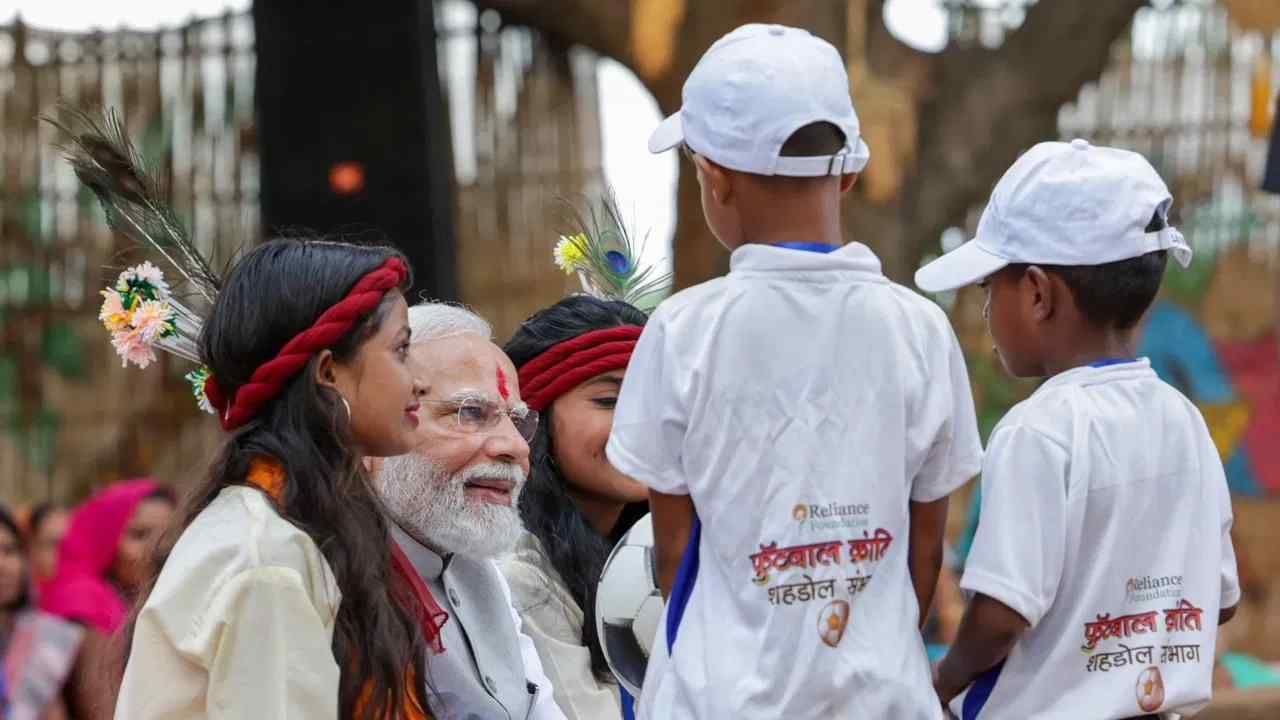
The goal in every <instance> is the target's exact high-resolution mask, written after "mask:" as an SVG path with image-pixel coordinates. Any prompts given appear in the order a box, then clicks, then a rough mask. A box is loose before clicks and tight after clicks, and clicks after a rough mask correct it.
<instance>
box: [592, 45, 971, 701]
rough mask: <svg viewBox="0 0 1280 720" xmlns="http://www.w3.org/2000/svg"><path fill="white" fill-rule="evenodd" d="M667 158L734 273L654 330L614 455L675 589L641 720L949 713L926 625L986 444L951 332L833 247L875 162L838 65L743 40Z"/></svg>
mask: <svg viewBox="0 0 1280 720" xmlns="http://www.w3.org/2000/svg"><path fill="white" fill-rule="evenodd" d="M677 146H683V148H684V149H685V150H686V151H687V152H688V153H689V154H690V155H691V156H692V159H693V162H694V164H695V165H696V168H697V176H698V182H699V185H700V186H701V189H702V202H703V209H704V214H705V216H706V220H707V223H708V225H709V226H710V227H711V230H712V232H713V234H715V236H716V237H717V238H718V239H719V240H720V242H721V243H722V244H723V245H725V247H727V248H729V249H730V250H731V251H732V258H731V261H730V266H731V269H730V272H729V274H728V276H726V277H723V278H719V279H716V280H712V281H710V282H707V283H703V284H702V285H699V286H697V287H694V288H690V289H688V290H686V291H684V292H682V293H679V294H677V295H675V296H674V297H671V298H669V299H668V300H666V301H665V302H664V303H663V304H662V305H661V306H659V308H658V310H657V312H656V313H654V315H653V317H652V318H651V319H650V321H649V323H648V325H647V326H646V327H645V331H644V334H643V336H642V337H641V339H640V341H639V343H638V344H637V346H636V348H635V353H634V354H633V356H632V359H631V364H630V365H629V367H628V370H627V377H626V379H625V381H624V383H623V387H622V391H621V395H620V397H619V399H618V405H617V409H616V413H615V416H614V421H613V431H612V435H611V437H610V440H609V443H608V446H607V454H608V458H609V460H610V461H611V462H612V463H613V465H614V466H616V467H617V468H618V469H619V470H621V471H622V472H624V473H626V474H628V475H630V476H632V477H634V478H636V479H638V480H640V481H641V482H643V483H645V484H646V485H648V486H649V488H650V489H651V490H652V493H651V500H652V502H651V507H652V512H653V517H654V527H655V537H656V538H657V553H658V558H659V559H658V564H659V568H658V571H659V576H660V578H661V579H662V584H663V586H664V589H669V590H670V593H669V599H668V604H667V610H666V616H665V626H664V628H663V631H662V632H661V633H660V634H659V637H658V638H656V639H655V643H654V650H653V654H652V657H651V659H650V662H649V667H648V672H647V675H646V677H645V682H644V686H643V693H642V696H641V699H640V702H639V712H640V717H642V718H655V719H656V718H660V719H662V720H667V719H668V718H677V719H684V718H735V719H737V718H748V719H750V718H761V719H767V720H775V719H776V718H799V719H803V718H894V720H926V719H929V720H932V719H937V718H941V717H942V708H941V707H940V706H939V705H938V702H937V700H936V698H934V697H933V693H932V692H931V685H930V673H929V666H928V661H927V659H926V654H925V649H924V644H923V641H922V639H921V637H920V633H919V631H918V624H919V622H920V619H921V618H922V617H924V615H925V612H924V611H925V609H927V607H928V605H929V602H930V598H931V596H932V594H933V588H934V585H935V584H936V581H937V575H938V571H939V567H940V564H941V559H942V532H943V527H944V524H945V516H946V498H947V496H948V495H949V494H950V493H951V492H952V491H953V490H954V489H955V488H956V487H958V486H959V485H961V484H963V483H964V482H965V481H967V480H968V479H969V478H971V477H972V476H973V475H974V474H976V472H977V470H978V467H979V465H980V462H981V447H980V444H979V442H978V434H977V423H976V421H975V417H974V410H973V399H972V397H971V395H970V391H969V381H968V378H967V376H966V372H965V365H964V359H963V357H962V356H961V353H960V349H959V344H958V343H957V341H956V338H955V335H954V333H953V332H952V330H951V326H950V324H949V322H948V321H947V318H946V316H945V315H944V314H943V313H942V311H941V310H940V309H939V308H938V307H937V306H936V305H934V304H933V303H932V302H930V301H928V300H926V299H925V298H923V297H921V296H920V295H918V294H916V293H915V292H913V291H911V290H908V289H906V288H903V287H900V286H897V285H894V284H893V283H891V282H889V281H888V279H886V278H885V276H884V275H883V273H882V272H881V270H880V263H879V261H878V260H877V259H876V257H875V255H874V254H873V253H872V252H871V250H870V249H868V248H867V247H866V246H865V245H861V244H857V243H854V244H850V245H844V246H843V247H841V245H842V242H843V230H842V229H841V221H840V200H841V195H842V193H844V192H845V191H847V190H848V189H849V188H850V187H852V186H853V183H854V181H855V179H856V178H857V173H858V172H860V171H861V170H862V169H863V167H864V166H865V165H866V163H867V158H868V150H867V147H866V144H865V143H863V141H862V139H861V137H860V132H859V125H858V116H857V114H856V113H855V112H854V109H853V102H852V99H851V98H850V97H849V80H848V77H847V75H846V74H845V69H844V64H843V62H842V61H841V59H840V55H839V53H837V52H836V50H835V48H834V47H832V46H831V45H830V44H828V43H826V42H824V41H822V40H820V39H818V38H816V37H814V36H812V35H810V34H809V33H807V32H805V31H803V30H796V29H793V28H787V27H782V26H776V25H773V26H767V25H747V26H744V27H741V28H739V29H737V30H735V31H734V32H732V33H730V34H729V35H727V36H725V37H724V38H722V39H720V40H719V41H717V42H716V43H715V44H714V45H713V46H712V47H711V48H710V49H709V50H708V51H707V53H706V54H705V55H704V56H703V57H702V59H701V60H700V61H699V63H698V65H697V67H696V68H694V70H693V72H692V74H691V75H690V76H689V79H688V81H687V82H686V83H685V86H684V96H683V105H682V107H681V110H680V112H678V113H676V114H675V115H673V116H672V117H670V118H668V119H667V120H666V121H665V122H663V123H662V125H661V126H660V127H659V128H658V130H657V131H656V132H655V133H654V135H653V137H652V138H651V140H650V142H649V148H650V150H652V151H654V152H661V151H665V150H669V149H672V148H675V147H677ZM692 509H696V518H697V520H694V516H693V515H692V513H691V510H692ZM689 526H692V530H691V531H690V530H689ZM686 539H687V542H686ZM681 551H684V554H683V558H682V556H681ZM675 565H679V566H680V567H679V572H678V573H675V572H674V566H675ZM673 574H674V575H676V577H675V579H674V583H672V581H671V576H672V575H673ZM672 584H673V585H674V587H671V585H672Z"/></svg>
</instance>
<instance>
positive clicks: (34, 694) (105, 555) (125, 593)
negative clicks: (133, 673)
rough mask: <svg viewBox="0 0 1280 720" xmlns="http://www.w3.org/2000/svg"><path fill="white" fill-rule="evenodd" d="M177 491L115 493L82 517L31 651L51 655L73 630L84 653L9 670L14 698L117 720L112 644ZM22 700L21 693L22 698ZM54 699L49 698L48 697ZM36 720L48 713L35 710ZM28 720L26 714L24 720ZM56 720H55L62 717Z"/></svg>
mask: <svg viewBox="0 0 1280 720" xmlns="http://www.w3.org/2000/svg"><path fill="white" fill-rule="evenodd" d="M173 507H174V498H173V495H172V493H170V491H169V490H168V489H166V488H164V487H162V486H160V485H158V484H157V483H155V482H154V481H151V480H131V481H129V482H124V483H120V484H118V485H113V486H111V487H109V488H107V489H105V490H103V491H101V492H99V493H97V494H96V495H94V496H93V497H91V498H89V500H88V501H86V502H85V503H84V504H83V505H81V506H80V507H79V508H78V509H76V511H75V514H74V515H73V516H72V518H71V525H70V528H69V529H68V530H67V536H66V537H65V538H64V539H63V541H62V545H61V547H60V548H59V551H58V566H57V571H56V573H55V574H54V576H53V579H52V580H50V581H49V582H48V583H47V584H46V585H45V586H44V587H43V588H41V592H40V598H39V608H40V613H39V614H38V615H39V616H40V617H41V619H42V622H40V623H34V624H33V625H32V626H31V628H30V629H31V632H32V637H30V638H28V646H29V647H31V648H32V649H33V650H36V649H38V648H40V647H48V646H49V644H50V643H49V642H47V640H51V639H52V636H53V635H65V634H66V633H65V629H66V628H67V627H74V628H76V629H78V630H79V631H80V632H78V633H77V635H78V636H79V643H78V646H75V647H74V648H67V647H66V643H65V642H62V643H61V645H62V646H63V651H62V652H61V653H60V655H61V656H62V660H61V662H59V663H51V662H49V660H50V654H49V653H48V652H45V653H44V654H43V657H40V656H41V653H40V652H32V653H31V662H30V663H27V664H25V665H24V664H23V663H21V662H20V661H19V662H16V663H6V664H7V665H10V666H13V665H17V666H16V667H6V679H7V680H9V687H10V692H11V693H14V691H15V689H17V688H15V687H14V684H15V682H16V683H17V684H18V687H19V688H21V687H23V686H25V687H27V688H28V690H29V691H30V692H28V693H27V694H26V695H25V697H26V698H27V702H28V703H29V704H30V705H32V706H38V705H40V704H41V703H42V702H43V703H48V706H49V707H50V708H52V707H54V706H57V705H65V708H66V712H67V717H69V718H71V719H72V720H97V719H98V718H110V717H111V715H112V711H113V706H114V693H113V692H112V688H113V685H114V675H115V673H116V672H118V668H116V667H114V663H113V662H112V660H114V659H115V658H116V657H117V656H118V655H119V650H120V649H121V648H120V645H119V643H118V642H115V639H114V638H113V636H114V635H115V634H116V633H117V631H119V630H120V628H121V627H122V626H123V625H124V622H125V620H126V619H127V618H128V615H129V610H130V607H131V606H132V604H133V601H134V598H136V596H137V594H138V593H139V592H140V591H141V590H142V588H141V585H142V583H143V582H144V579H143V578H144V572H145V567H146V564H145V560H146V558H147V554H148V553H149V552H150V551H151V547H152V546H153V545H154V544H155V542H156V540H157V539H158V538H159V536H160V534H161V533H162V532H164V530H165V528H166V527H167V525H168V522H169V516H170V515H171V514H172V512H173ZM15 694H16V695H17V697H23V695H22V694H21V693H15ZM46 696H48V697H46ZM28 712H30V713H31V714H30V717H36V718H41V717H46V715H45V714H44V713H45V709H42V708H39V707H30V708H28ZM22 714H26V713H22ZM55 716H56V715H55Z"/></svg>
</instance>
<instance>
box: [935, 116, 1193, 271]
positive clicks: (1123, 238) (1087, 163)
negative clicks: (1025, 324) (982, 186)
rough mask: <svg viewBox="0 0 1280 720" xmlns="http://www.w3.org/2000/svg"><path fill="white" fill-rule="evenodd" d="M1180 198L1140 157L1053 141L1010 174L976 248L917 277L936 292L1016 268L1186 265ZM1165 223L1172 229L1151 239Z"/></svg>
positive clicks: (981, 225) (963, 249)
mask: <svg viewBox="0 0 1280 720" xmlns="http://www.w3.org/2000/svg"><path fill="white" fill-rule="evenodd" d="M1172 204H1173V196H1172V195H1171V194H1170V193H1169V188H1168V187H1166V186H1165V184H1164V181H1163V180H1161V179H1160V174H1159V173H1157V172H1156V169H1155V168H1153V167H1151V163H1149V162H1147V159H1146V158H1144V157H1142V156H1141V155H1139V154H1138V153H1135V152H1130V151H1128V150H1120V149H1117V148H1110V147H1100V146H1095V145H1090V144H1089V143H1088V142H1087V141H1085V140H1080V139H1076V140H1072V141H1071V142H1069V143H1063V142H1045V143H1040V144H1039V145H1036V146H1035V147H1033V148H1031V149H1030V150H1028V151H1027V152H1026V153H1025V154H1023V156H1022V157H1020V158H1018V160H1017V162H1015V163H1014V164H1013V167H1010V168H1009V169H1008V171H1006V172H1005V174H1004V177H1002V178H1000V182H998V183H996V187H995V189H994V190H992V191H991V200H990V201H989V202H988V203H987V207H986V209H985V210H983V211H982V219H981V220H979V221H978V233H977V235H976V236H975V237H974V238H973V239H972V240H970V241H969V242H967V243H965V244H963V245H961V246H960V247H958V248H956V249H955V250H952V251H951V252H949V253H947V254H946V255H943V256H942V257H940V258H938V259H937V260H934V261H933V262H931V263H929V264H928V265H925V266H924V267H922V268H920V270H919V271H917V272H916V285H918V286H919V287H920V289H921V290H924V291H926V292H942V291H943V290H954V289H956V288H959V287H963V286H965V285H972V284H973V283H976V282H980V281H981V280H983V279H984V278H987V277H990V276H991V275H992V274H993V273H995V272H996V271H998V270H1000V269H1001V268H1003V267H1005V266H1006V265H1012V264H1015V263H1027V264H1034V265H1102V264H1105V263H1111V262H1117V261H1120V260H1128V259H1129V258H1135V257H1138V256H1140V255H1146V254H1147V253H1150V252H1154V251H1156V250H1168V251H1170V252H1171V253H1172V254H1173V257H1174V259H1175V260H1177V261H1178V263H1179V264H1181V265H1182V266H1183V267H1186V266H1187V265H1189V264H1190V263H1191V247H1190V246H1188V245H1187V242H1186V240H1184V239H1183V237H1182V233H1180V232H1178V230H1177V229H1176V228H1174V227H1172V226H1170V225H1169V224H1168V218H1169V206H1170V205H1172ZM1157 215H1158V216H1159V217H1160V219H1161V220H1163V223H1161V224H1162V225H1163V226H1164V227H1162V228H1161V229H1159V230H1157V231H1155V232H1147V228H1148V226H1149V225H1150V224H1151V220H1152V218H1153V217H1155V216H1157Z"/></svg>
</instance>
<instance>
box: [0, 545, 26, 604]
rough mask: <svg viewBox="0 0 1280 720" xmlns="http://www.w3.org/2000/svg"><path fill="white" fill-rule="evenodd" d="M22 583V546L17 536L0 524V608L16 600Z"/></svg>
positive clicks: (20, 593) (20, 591)
mask: <svg viewBox="0 0 1280 720" xmlns="http://www.w3.org/2000/svg"><path fill="white" fill-rule="evenodd" d="M22 585H23V567H22V547H21V546H20V545H19V544H18V538H17V536H15V535H14V534H13V533H12V532H11V531H10V530H9V528H7V527H4V526H3V525H0V610H8V609H10V608H11V607H12V606H13V604H14V603H15V602H17V600H18V597H19V596H20V595H22Z"/></svg>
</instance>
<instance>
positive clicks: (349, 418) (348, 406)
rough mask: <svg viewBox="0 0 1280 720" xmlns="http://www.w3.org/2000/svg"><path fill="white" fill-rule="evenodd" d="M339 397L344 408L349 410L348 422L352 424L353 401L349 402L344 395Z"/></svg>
mask: <svg viewBox="0 0 1280 720" xmlns="http://www.w3.org/2000/svg"><path fill="white" fill-rule="evenodd" d="M338 399H339V400H341V401H342V408H343V409H344V410H346V411H347V424H348V425H350V424H351V403H349V402H347V399H346V398H344V397H342V396H341V395H339V396H338Z"/></svg>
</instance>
